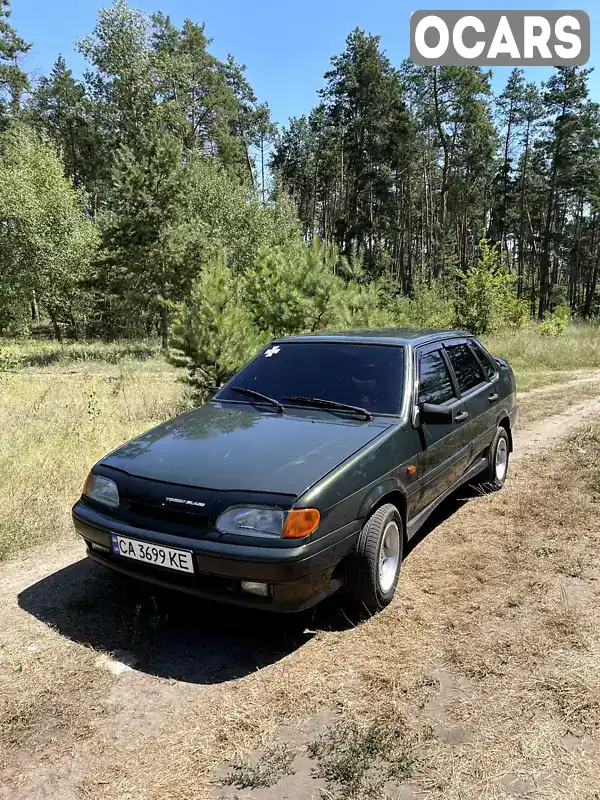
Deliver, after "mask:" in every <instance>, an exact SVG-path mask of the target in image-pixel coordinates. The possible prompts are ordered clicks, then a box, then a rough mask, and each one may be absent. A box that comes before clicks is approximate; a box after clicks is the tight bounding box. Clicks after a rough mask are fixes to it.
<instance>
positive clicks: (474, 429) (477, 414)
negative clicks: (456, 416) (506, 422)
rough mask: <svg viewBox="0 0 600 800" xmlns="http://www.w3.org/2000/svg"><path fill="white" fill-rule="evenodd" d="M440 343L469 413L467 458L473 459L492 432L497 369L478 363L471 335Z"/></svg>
mask: <svg viewBox="0 0 600 800" xmlns="http://www.w3.org/2000/svg"><path fill="white" fill-rule="evenodd" d="M444 347H445V350H446V353H447V354H448V359H449V361H450V364H451V365H452V370H453V372H454V376H455V379H456V383H457V385H458V390H459V393H460V396H461V398H462V400H463V401H464V403H465V408H466V410H467V413H468V414H469V418H468V420H467V424H466V425H465V428H467V430H468V433H469V439H470V445H471V459H470V460H471V462H474V461H475V460H476V459H477V458H479V457H480V456H481V454H482V453H483V451H484V450H485V449H486V447H488V445H489V444H490V442H491V441H492V438H493V435H494V431H495V427H496V411H495V408H496V401H497V399H498V393H497V391H496V388H495V387H496V383H497V380H498V373H497V372H496V370H495V369H494V368H493V367H492V366H491V365H490V364H489V363H482V361H481V359H480V357H479V356H478V355H477V353H476V350H475V342H474V340H472V339H450V340H448V341H446V342H444Z"/></svg>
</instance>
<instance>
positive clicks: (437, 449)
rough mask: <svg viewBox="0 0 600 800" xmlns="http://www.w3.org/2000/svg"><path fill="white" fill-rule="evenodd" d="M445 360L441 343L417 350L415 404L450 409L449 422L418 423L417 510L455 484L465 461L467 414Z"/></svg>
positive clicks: (466, 454)
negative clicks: (430, 404)
mask: <svg viewBox="0 0 600 800" xmlns="http://www.w3.org/2000/svg"><path fill="white" fill-rule="evenodd" d="M446 359H447V356H446V355H445V353H444V348H443V345H442V344H441V343H437V344H435V345H428V346H426V347H424V348H421V349H419V350H417V359H416V369H417V385H418V389H417V405H421V404H422V403H433V404H434V405H439V406H441V407H443V408H448V409H450V410H451V411H452V422H449V423H443V424H435V425H434V424H422V425H420V426H419V429H418V435H419V442H420V448H421V452H420V454H419V457H418V475H419V484H420V494H419V501H418V508H417V509H416V511H417V513H418V512H419V511H421V510H422V509H424V508H426V507H427V506H428V505H429V504H430V503H431V502H432V501H433V500H435V499H436V498H437V497H439V495H441V494H443V493H444V492H445V491H447V490H448V489H449V488H450V487H451V486H452V485H453V484H455V483H456V482H457V481H458V480H459V478H460V477H461V475H462V474H463V473H464V472H465V470H466V468H467V465H468V463H469V452H470V435H469V429H468V425H467V422H468V414H467V411H466V408H465V404H464V402H463V401H462V400H461V399H459V397H458V392H457V388H456V386H455V384H454V382H453V380H452V378H451V377H450V371H449V369H448V362H447V360H446Z"/></svg>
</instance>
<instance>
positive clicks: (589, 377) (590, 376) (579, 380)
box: [517, 370, 600, 400]
mask: <svg viewBox="0 0 600 800" xmlns="http://www.w3.org/2000/svg"><path fill="white" fill-rule="evenodd" d="M572 374H574V375H578V373H572ZM598 380H600V370H595V371H594V372H589V371H588V370H585V371H584V372H582V373H581V375H580V376H579V375H578V377H575V378H572V379H571V380H568V381H565V382H564V383H549V384H547V385H545V386H538V388H537V389H530V390H529V391H527V392H518V393H517V399H519V400H522V399H524V398H526V397H531V396H532V395H536V394H548V393H549V392H555V391H557V390H558V389H564V388H567V387H569V386H577V384H586V383H594V382H595V381H598Z"/></svg>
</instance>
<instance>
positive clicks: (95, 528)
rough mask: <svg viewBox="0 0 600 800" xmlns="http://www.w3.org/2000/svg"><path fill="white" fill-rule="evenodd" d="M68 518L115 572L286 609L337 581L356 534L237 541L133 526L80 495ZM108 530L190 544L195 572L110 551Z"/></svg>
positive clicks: (329, 590)
mask: <svg viewBox="0 0 600 800" xmlns="http://www.w3.org/2000/svg"><path fill="white" fill-rule="evenodd" d="M73 524H74V526H75V530H76V531H77V533H78V534H79V535H80V536H81V537H82V538H83V539H84V540H85V542H86V544H87V554H88V556H89V557H90V558H92V559H93V560H94V561H96V562H98V563H99V564H102V565H104V566H106V567H109V568H110V569H113V570H116V571H117V572H120V573H122V574H125V575H128V576H130V577H135V578H139V579H141V580H144V581H148V582H150V583H153V584H156V585H158V586H162V587H165V588H169V589H175V590H177V591H181V592H186V593H188V594H193V595H196V596H198V597H203V598H205V599H208V600H216V601H219V602H226V603H234V604H237V605H243V606H247V607H252V608H262V609H266V610H271V611H278V612H288V613H291V612H297V611H302V610H304V609H306V608H310V607H311V606H314V605H316V604H317V603H319V602H320V601H321V600H323V599H324V598H325V597H327V596H329V595H330V594H333V592H335V591H337V589H339V588H340V587H341V585H342V583H343V573H342V571H341V570H339V569H336V568H337V567H338V565H339V564H340V562H341V561H342V560H343V559H344V557H345V556H347V555H348V554H349V553H350V552H352V551H353V550H354V548H355V546H356V541H357V539H358V534H359V523H358V522H357V523H354V524H352V525H350V526H346V527H345V528H342V529H340V530H338V531H335V532H334V533H332V534H329V535H328V536H326V537H323V539H322V540H319V539H317V540H316V541H314V542H311V543H309V544H302V545H299V546H298V547H293V548H290V547H286V548H278V547H268V548H267V547H253V546H249V545H246V546H240V545H232V544H226V543H224V542H216V541H207V540H203V539H189V538H187V537H182V536H172V535H170V534H166V533H161V532H158V531H152V530H144V529H141V528H136V527H133V526H131V525H128V524H127V523H124V522H122V521H121V520H116V519H112V518H111V517H110V516H108V515H105V514H101V513H99V512H98V511H96V510H95V509H92V508H90V507H89V506H87V505H85V504H84V503H82V502H81V501H80V502H78V503H76V504H75V506H74V507H73ZM111 533H119V534H122V535H123V536H129V537H131V538H132V539H139V540H141V541H144V542H152V543H155V544H162V545H164V546H165V547H175V548H181V549H183V550H191V551H192V554H193V560H194V569H195V573H194V575H188V574H185V573H181V572H174V571H173V570H169V569H165V568H163V567H158V566H151V565H148V564H144V563H142V562H138V561H133V560H130V559H128V558H123V557H121V556H118V555H114V554H113V552H112V550H111V546H110V534H111ZM242 581H257V582H261V583H266V584H268V586H269V595H268V597H258V596H255V595H252V594H248V593H246V592H244V591H242V588H241V582H242Z"/></svg>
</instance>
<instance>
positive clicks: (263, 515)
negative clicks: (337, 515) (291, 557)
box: [217, 506, 321, 539]
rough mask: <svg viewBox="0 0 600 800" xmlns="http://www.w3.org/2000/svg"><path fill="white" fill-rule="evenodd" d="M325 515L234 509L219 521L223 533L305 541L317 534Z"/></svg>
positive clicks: (303, 510)
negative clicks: (306, 538)
mask: <svg viewBox="0 0 600 800" xmlns="http://www.w3.org/2000/svg"><path fill="white" fill-rule="evenodd" d="M320 520H321V515H320V513H319V511H318V510H317V509H316V508H294V509H292V510H291V511H281V509H279V508H248V507H247V506H234V507H233V508H228V509H227V511H224V512H223V513H222V514H221V516H220V517H219V519H218V520H217V530H219V531H221V533H241V534H245V535H247V536H276V537H281V538H282V539H303V538H304V537H305V536H309V535H310V534H311V533H313V532H314V531H316V529H317V528H318V526H319V522H320Z"/></svg>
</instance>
